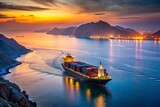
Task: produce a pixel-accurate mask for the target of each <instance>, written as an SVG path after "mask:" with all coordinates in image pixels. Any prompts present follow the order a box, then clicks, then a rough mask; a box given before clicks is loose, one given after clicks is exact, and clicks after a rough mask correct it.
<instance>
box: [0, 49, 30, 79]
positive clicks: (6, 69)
mask: <svg viewBox="0 0 160 107" xmlns="http://www.w3.org/2000/svg"><path fill="white" fill-rule="evenodd" d="M30 52H33V51H32V50H30V51H29V52H24V53H21V54H19V55H16V56H15V57H14V58H13V59H14V60H15V61H16V58H18V57H21V56H22V55H25V54H28V53H30ZM20 64H22V63H21V62H19V61H16V62H15V63H13V64H11V65H8V66H6V67H4V68H1V69H0V77H1V76H3V75H6V74H9V73H11V72H9V70H10V69H11V68H13V67H16V66H18V65H20Z"/></svg>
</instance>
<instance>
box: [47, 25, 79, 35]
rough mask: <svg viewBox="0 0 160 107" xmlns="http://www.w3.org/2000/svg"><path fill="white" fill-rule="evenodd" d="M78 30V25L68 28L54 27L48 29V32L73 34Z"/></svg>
mask: <svg viewBox="0 0 160 107" xmlns="http://www.w3.org/2000/svg"><path fill="white" fill-rule="evenodd" d="M75 30H76V27H68V28H56V27H55V28H53V29H52V30H50V31H48V32H47V34H52V35H73V34H74V32H75Z"/></svg>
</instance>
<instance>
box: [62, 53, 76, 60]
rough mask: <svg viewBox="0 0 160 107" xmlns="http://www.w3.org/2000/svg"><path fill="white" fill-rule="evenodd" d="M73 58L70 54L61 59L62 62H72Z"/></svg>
mask: <svg viewBox="0 0 160 107" xmlns="http://www.w3.org/2000/svg"><path fill="white" fill-rule="evenodd" d="M74 58H75V57H74V56H72V55H71V54H69V53H67V55H66V56H64V57H63V60H64V62H73V61H74Z"/></svg>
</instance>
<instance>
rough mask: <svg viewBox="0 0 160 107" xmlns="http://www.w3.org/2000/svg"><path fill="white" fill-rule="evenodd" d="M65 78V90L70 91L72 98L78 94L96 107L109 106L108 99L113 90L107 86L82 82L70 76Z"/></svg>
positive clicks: (69, 96) (69, 94)
mask: <svg viewBox="0 0 160 107" xmlns="http://www.w3.org/2000/svg"><path fill="white" fill-rule="evenodd" d="M63 80H64V87H65V91H66V93H68V98H70V100H73V99H74V98H76V97H77V96H78V98H83V100H85V101H87V102H86V103H89V104H92V105H93V106H95V107H106V106H107V104H106V101H107V99H109V98H110V97H111V92H110V91H109V90H108V89H107V88H106V87H100V86H94V85H89V84H86V83H81V82H79V81H77V80H75V79H73V78H70V77H65V78H64V79H63Z"/></svg>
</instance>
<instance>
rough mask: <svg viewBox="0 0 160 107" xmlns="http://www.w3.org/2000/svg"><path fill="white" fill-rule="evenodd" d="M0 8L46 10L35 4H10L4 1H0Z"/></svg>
mask: <svg viewBox="0 0 160 107" xmlns="http://www.w3.org/2000/svg"><path fill="white" fill-rule="evenodd" d="M0 10H23V11H38V10H48V9H47V8H42V7H36V6H20V5H11V4H7V3H4V2H0Z"/></svg>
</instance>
